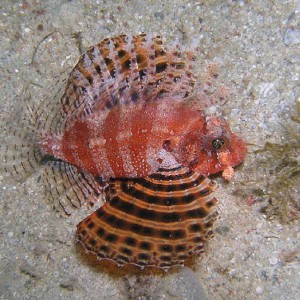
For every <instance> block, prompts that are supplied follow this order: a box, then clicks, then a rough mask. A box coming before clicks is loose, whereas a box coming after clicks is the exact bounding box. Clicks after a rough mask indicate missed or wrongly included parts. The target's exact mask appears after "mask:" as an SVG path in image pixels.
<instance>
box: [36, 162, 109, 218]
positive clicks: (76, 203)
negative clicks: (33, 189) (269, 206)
mask: <svg viewBox="0 0 300 300" xmlns="http://www.w3.org/2000/svg"><path fill="white" fill-rule="evenodd" d="M42 179H43V183H44V186H45V190H46V195H47V198H48V199H49V200H50V201H51V202H52V203H53V206H54V207H55V209H56V210H57V211H59V213H60V214H61V215H62V216H69V215H71V214H72V212H73V211H74V210H76V209H78V208H80V207H81V206H82V205H83V204H87V205H88V206H93V205H94V204H95V203H96V202H101V201H102V192H103V188H104V185H105V184H103V183H101V182H98V181H97V180H96V178H94V177H93V176H92V175H90V174H86V173H84V172H80V171H79V170H78V169H77V168H76V167H73V166H71V165H69V164H68V163H65V162H62V161H52V162H47V165H46V166H45V168H44V170H43V174H42Z"/></svg>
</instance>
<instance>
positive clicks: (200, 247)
mask: <svg viewBox="0 0 300 300" xmlns="http://www.w3.org/2000/svg"><path fill="white" fill-rule="evenodd" d="M214 189H215V185H214V184H213V183H212V182H211V181H210V180H209V179H207V178H205V177H203V176H201V175H199V174H197V173H195V172H193V171H189V170H188V169H184V168H180V169H177V170H174V171H168V172H164V171H162V172H158V173H155V174H153V175H152V176H149V177H146V178H144V179H136V180H126V179H125V180H124V179H122V180H118V179H117V180H114V181H113V183H111V191H109V192H108V193H107V196H108V197H109V199H108V200H109V201H107V202H106V203H105V204H104V205H103V206H102V207H101V208H99V209H98V210H97V211H96V212H94V213H93V214H91V215H90V216H88V217H87V218H86V219H85V220H83V221H82V222H80V223H79V224H78V226H77V236H78V240H79V241H80V242H81V243H82V244H83V246H84V247H85V249H86V250H87V251H89V252H92V253H94V254H96V255H97V257H98V258H99V259H103V258H107V259H111V260H113V261H115V262H116V263H117V264H118V265H120V266H122V265H126V264H135V265H138V266H140V267H145V266H156V267H160V268H163V269H166V270H167V269H168V268H170V267H171V266H175V265H183V264H184V262H185V260H186V259H187V258H189V257H190V256H192V255H194V254H200V253H203V252H204V244H205V241H206V240H207V239H208V238H210V237H211V236H212V234H213V231H212V228H213V223H214V221H215V219H216V217H217V212H216V210H215V208H214V207H215V205H216V203H217V200H216V199H215V198H214V197H213V191H214Z"/></svg>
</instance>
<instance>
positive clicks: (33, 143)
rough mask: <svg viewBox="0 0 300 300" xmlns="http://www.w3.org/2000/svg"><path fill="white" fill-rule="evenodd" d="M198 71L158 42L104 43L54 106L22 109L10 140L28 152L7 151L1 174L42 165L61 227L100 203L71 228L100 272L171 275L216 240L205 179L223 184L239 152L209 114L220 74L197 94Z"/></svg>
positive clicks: (188, 55) (206, 76) (88, 55)
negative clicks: (106, 265)
mask: <svg viewBox="0 0 300 300" xmlns="http://www.w3.org/2000/svg"><path fill="white" fill-rule="evenodd" d="M194 64H195V53H194V52H193V51H183V50H182V49H181V48H180V46H179V45H177V44H174V45H172V46H169V47H167V46H165V45H164V44H163V42H162V38H161V37H160V36H158V35H147V34H145V33H141V34H139V35H135V36H132V35H126V34H120V35H119V36H116V37H112V38H106V39H104V40H103V41H102V42H100V43H98V44H96V45H94V46H92V47H90V48H89V49H88V50H87V51H86V52H85V53H83V54H82V56H81V57H80V59H79V61H78V63H77V64H76V65H75V67H74V68H73V70H72V71H71V73H70V75H69V78H68V80H67V84H66V88H65V91H64V93H63V95H62V97H61V99H60V104H59V105H55V104H53V103H52V102H51V101H50V102H46V103H43V105H41V106H38V107H37V108H32V109H30V112H31V116H32V117H31V118H29V119H33V122H34V127H35V129H33V130H32V129H31V130H32V134H16V133H15V131H14V130H12V132H14V136H18V138H19V139H20V140H25V141H27V143H25V142H24V141H22V142H20V144H21V145H22V147H21V148H22V152H21V154H20V155H19V156H17V155H15V154H13V155H10V154H9V153H10V151H11V150H14V149H17V148H18V145H20V144H18V145H13V146H8V147H7V148H6V150H5V151H4V161H5V163H6V165H8V166H9V164H10V168H9V169H10V170H13V171H14V172H15V173H18V172H22V171H23V172H24V171H25V172H27V171H28V170H29V169H36V168H37V166H38V165H41V164H42V165H43V166H44V170H43V176H42V178H43V182H44V185H45V187H46V193H47V196H48V198H49V199H51V200H52V201H53V205H54V206H55V208H56V209H57V210H59V211H60V213H61V214H62V215H65V216H69V215H71V214H72V212H73V211H74V210H76V209H78V208H80V207H81V206H82V205H84V204H86V205H87V206H90V207H91V206H93V205H94V204H95V203H97V202H102V206H101V207H100V208H99V209H98V210H96V211H95V212H93V213H92V214H91V215H90V216H88V217H87V218H86V219H84V220H83V221H82V222H80V223H79V224H78V226H77V238H78V241H79V242H80V243H81V244H82V245H83V247H84V249H85V250H86V251H87V252H90V253H94V254H95V255H96V257H97V258H98V259H100V260H102V259H109V260H112V261H114V262H115V263H116V264H117V265H119V266H124V265H127V264H134V265H137V266H140V267H141V268H144V267H145V266H155V267H159V268H162V269H165V270H168V269H169V268H170V267H172V266H174V265H182V264H184V261H185V260H186V259H187V258H188V257H190V256H192V255H196V254H199V253H202V252H203V248H204V243H205V241H206V240H207V239H208V238H209V237H211V236H212V235H213V230H212V228H213V224H214V221H215V219H216V218H217V212H216V209H215V206H216V203H217V200H216V199H215V198H214V196H213V192H214V190H215V189H216V184H215V183H214V182H213V181H212V180H210V179H209V178H208V177H207V176H209V175H211V174H215V173H218V172H223V177H224V178H225V179H228V180H230V179H231V178H232V177H233V174H234V169H233V167H235V166H236V165H238V164H240V163H241V162H242V161H243V159H244V157H245V155H246V153H247V147H246V144H245V142H244V141H243V140H242V139H241V138H240V137H238V136H237V135H236V134H234V133H233V132H232V131H231V129H230V126H229V124H228V122H227V121H226V120H225V119H224V118H222V117H219V116H216V115H212V114H207V108H209V107H210V106H212V105H216V104H219V103H222V102H224V101H226V100H227V99H228V98H229V95H230V93H229V92H228V89H227V88H226V87H224V86H219V87H216V88H215V87H214V80H215V79H216V78H217V77H218V72H217V71H218V67H217V64H215V63H210V64H208V65H207V67H206V70H205V71H204V72H203V75H202V81H201V82H200V83H198V86H197V80H196V76H195V75H194V74H193V72H192V71H193V67H194ZM49 111H50V113H51V114H52V116H51V114H49ZM25 119H26V118H25ZM22 122H24V118H22ZM21 127H24V126H21ZM25 128H27V129H28V130H29V129H30V128H29V127H28V126H27V127H26V126H25ZM30 153H31V154H30ZM10 161H12V162H11V163H9V162H10ZM20 163H21V164H20ZM20 165H21V166H20Z"/></svg>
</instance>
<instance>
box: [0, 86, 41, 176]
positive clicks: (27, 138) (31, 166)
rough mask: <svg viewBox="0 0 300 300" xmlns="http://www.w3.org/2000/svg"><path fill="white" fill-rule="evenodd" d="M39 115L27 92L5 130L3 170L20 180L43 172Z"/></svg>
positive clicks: (11, 114)
mask: <svg viewBox="0 0 300 300" xmlns="http://www.w3.org/2000/svg"><path fill="white" fill-rule="evenodd" d="M35 120H36V118H35V112H34V110H33V109H32V107H31V103H30V95H29V93H28V91H27V90H25V91H23V93H22V98H21V97H18V99H17V104H16V106H15V107H14V109H13V110H12V111H11V112H9V113H8V115H7V116H6V121H4V122H3V125H2V126H1V128H0V130H1V151H0V159H1V166H0V169H1V171H3V172H7V173H9V174H10V175H12V176H13V177H15V178H17V179H23V178H25V177H26V176H29V175H31V174H32V173H34V172H35V171H37V170H38V168H39V162H40V160H41V157H42V154H41V152H40V150H39V149H38V147H36V144H37V137H36V124H35Z"/></svg>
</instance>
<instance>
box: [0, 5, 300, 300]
mask: <svg viewBox="0 0 300 300" xmlns="http://www.w3.org/2000/svg"><path fill="white" fill-rule="evenodd" d="M0 30H1V35H0V47H1V59H0V76H1V81H0V86H1V89H0V90H1V97H0V106H1V110H0V113H1V123H2V124H3V125H2V126H5V122H6V121H4V120H7V119H9V117H10V116H11V111H12V109H13V108H14V107H15V106H16V105H18V103H19V102H20V101H22V99H23V97H24V90H25V89H28V87H29V94H30V97H31V98H32V101H36V102H38V101H39V99H41V98H42V97H45V96H48V97H51V95H52V94H53V91H54V90H55V89H53V82H56V81H57V77H61V78H66V77H67V74H68V72H69V71H70V69H71V68H72V66H74V64H75V63H76V61H77V59H78V57H79V55H80V53H82V52H83V51H84V50H85V49H87V48H88V46H90V45H93V44H95V43H97V42H99V41H101V40H102V39H103V38H105V37H109V36H113V35H116V34H119V33H120V32H125V33H131V34H136V33H139V32H141V31H144V32H151V33H157V34H160V35H162V36H163V38H164V39H165V41H166V43H171V42H172V41H174V40H177V41H178V43H180V44H181V45H183V46H184V47H187V48H189V47H190V46H191V45H193V44H194V43H195V41H197V42H198V44H199V46H198V48H197V54H198V55H197V69H196V73H198V74H201V70H203V66H204V64H205V62H206V61H207V60H211V59H214V58H217V59H219V60H220V61H221V62H222V64H223V67H222V78H223V80H224V83H225V84H226V85H228V86H232V87H233V88H234V89H235V91H236V92H235V93H236V96H235V97H234V98H233V99H232V100H231V101H229V102H228V103H227V104H226V107H222V108H221V110H222V112H223V114H224V115H225V116H226V118H227V119H228V120H229V122H230V124H231V126H232V129H233V131H235V132H237V133H238V134H239V135H240V136H242V137H243V138H244V139H245V140H246V141H247V142H248V143H249V144H252V145H257V146H250V147H249V155H248V156H247V158H246V160H245V162H244V164H243V165H241V166H240V167H238V168H237V170H236V175H235V179H234V180H233V181H232V182H230V183H225V182H224V181H223V180H222V179H221V178H220V177H216V180H217V181H218V182H219V186H220V187H219V189H218V191H217V198H218V199H219V211H220V215H221V219H220V220H218V224H217V229H218V230H217V232H216V234H215V237H214V238H213V239H212V240H210V241H209V243H208V245H207V247H206V254H205V255H204V256H203V258H202V259H196V260H195V263H194V265H193V268H192V270H191V269H189V268H182V269H176V270H174V271H172V272H170V274H165V275H164V274H155V273H151V272H147V273H145V272H137V271H133V272H132V273H130V272H127V273H126V274H115V275H113V274H111V272H109V271H107V270H106V268H105V266H102V267H95V266H93V264H92V263H90V262H87V261H86V260H85V259H84V258H83V257H82V255H81V253H80V251H79V250H78V247H77V246H76V242H75V237H74V236H75V230H76V224H78V223H79V221H80V220H82V219H83V218H84V217H85V216H87V215H88V214H89V213H90V211H89V210H88V209H87V208H82V209H81V210H80V211H78V213H75V214H74V215H72V216H71V217H70V218H68V219H63V218H59V217H58V216H57V214H56V213H54V212H53V210H52V208H51V205H50V204H49V203H48V202H47V200H46V199H45V196H44V194H43V189H42V186H41V184H40V183H39V181H38V178H39V174H33V175H32V176H31V177H29V178H28V179H27V180H25V181H24V182H23V181H22V182H20V181H16V180H14V179H12V178H10V176H8V175H7V174H0V184H1V186H0V189H1V202H0V215H1V218H0V224H1V226H0V237H1V244H0V258H1V261H0V299H206V298H207V299H291V300H292V299H299V298H300V267H299V251H300V250H299V249H300V244H299V241H300V226H299V219H297V218H296V219H295V220H294V221H292V222H289V223H281V222H280V221H279V220H278V219H276V218H274V219H271V220H270V219H268V218H266V216H265V215H264V214H263V213H262V212H261V210H260V204H259V203H254V204H253V205H249V204H250V203H249V201H247V199H248V200H249V197H250V198H251V196H252V195H251V194H249V195H246V196H245V195H244V194H243V196H241V194H239V193H236V190H237V187H238V182H239V181H240V180H244V179H247V178H248V179H249V176H250V177H251V175H252V173H251V172H253V173H255V171H257V172H258V171H259V170H257V169H256V156H255V155H254V154H253V150H254V149H257V148H259V147H261V148H262V147H263V146H264V144H265V142H267V141H269V142H279V141H280V137H281V132H280V126H279V124H280V123H282V122H287V120H288V119H289V118H290V115H291V114H293V113H294V111H295V112H296V110H295V102H296V99H297V97H299V95H300V75H299V74H300V54H299V53H300V3H299V1H296V0H294V1H292V0H290V1H279V0H275V1H251V0H245V1H214V0H213V1H203V0H202V1H185V0H180V1H179V0H167V1H157V0H152V1H150V0H149V1H138V0H132V1H131V0H128V1H122V0H116V1H91V0H88V1H78V0H75V1H38V0H36V1H34V0H28V1H5V0H3V1H2V2H1V8H0ZM51 84H52V85H51ZM51 86H52V88H49V87H51ZM57 88H58V87H57ZM60 88H63V83H61V87H60ZM4 141H5V137H2V138H1V145H2V146H4V145H3V143H4ZM255 147H256V148H255ZM298 192H299V191H298ZM296 193H297V191H296ZM239 195H240V196H239ZM298 197H299V194H298Z"/></svg>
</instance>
